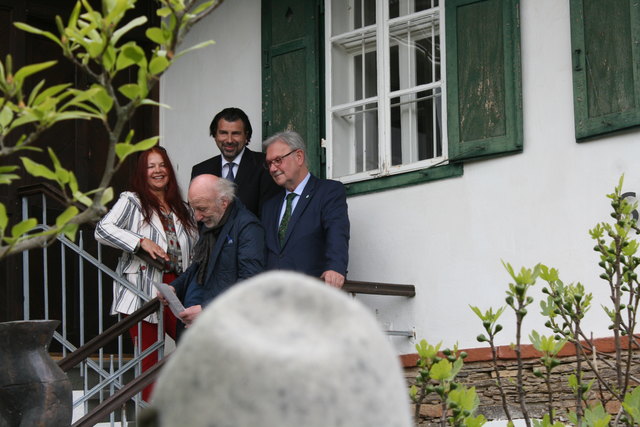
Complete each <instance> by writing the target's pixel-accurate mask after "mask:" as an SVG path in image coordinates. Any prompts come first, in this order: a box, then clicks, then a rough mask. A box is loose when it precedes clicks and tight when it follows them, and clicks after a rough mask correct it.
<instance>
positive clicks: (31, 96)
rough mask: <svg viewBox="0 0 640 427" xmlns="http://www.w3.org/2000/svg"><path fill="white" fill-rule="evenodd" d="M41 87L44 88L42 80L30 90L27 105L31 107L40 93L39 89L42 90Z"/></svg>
mask: <svg viewBox="0 0 640 427" xmlns="http://www.w3.org/2000/svg"><path fill="white" fill-rule="evenodd" d="M42 86H44V79H43V80H40V81H39V82H38V84H37V85H35V87H34V88H33V89H32V90H31V93H30V94H29V99H28V100H27V105H33V101H34V99H35V98H36V96H37V95H38V92H40V89H42Z"/></svg>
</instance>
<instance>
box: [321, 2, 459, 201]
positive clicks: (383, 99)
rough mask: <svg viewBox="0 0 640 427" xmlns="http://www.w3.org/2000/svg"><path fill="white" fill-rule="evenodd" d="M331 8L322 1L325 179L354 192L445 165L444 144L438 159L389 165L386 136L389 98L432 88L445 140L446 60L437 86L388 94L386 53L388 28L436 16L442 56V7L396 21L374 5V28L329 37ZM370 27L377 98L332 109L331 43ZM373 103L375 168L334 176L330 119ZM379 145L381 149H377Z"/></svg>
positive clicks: (382, 7) (388, 137) (388, 138)
mask: <svg viewBox="0 0 640 427" xmlns="http://www.w3.org/2000/svg"><path fill="white" fill-rule="evenodd" d="M440 1H442V0H440ZM331 6H332V5H331V1H330V0H329V1H326V3H325V25H324V28H325V39H326V40H327V42H326V43H325V64H326V73H325V76H326V77H325V79H326V80H325V88H326V90H325V101H326V106H327V108H326V120H325V126H326V140H325V141H324V144H323V146H324V147H325V148H326V168H325V169H326V176H327V178H331V179H337V180H339V181H341V182H343V183H344V184H348V187H349V188H354V187H355V188H357V187H358V183H364V182H368V181H371V180H373V181H379V180H381V179H385V177H392V176H394V175H399V174H403V173H409V172H414V171H420V170H424V169H427V168H430V167H433V166H436V165H443V164H446V163H447V161H446V156H447V147H446V144H444V143H443V147H442V155H441V156H438V157H434V158H431V159H424V160H418V161H415V162H411V163H407V164H400V165H391V164H390V163H391V162H392V144H391V135H390V133H391V129H390V125H391V106H390V103H391V99H392V98H396V97H400V96H406V95H407V94H417V93H419V92H423V91H425V90H430V89H432V88H433V87H436V86H437V87H439V88H441V91H440V95H439V96H440V102H441V109H442V110H441V111H442V113H441V123H440V128H441V135H440V138H441V140H442V141H446V140H447V138H446V135H447V127H446V113H445V112H446V90H444V86H445V82H444V78H445V72H444V71H443V70H444V67H445V64H446V57H444V56H441V58H440V63H441V69H440V77H441V78H440V80H439V83H438V82H436V83H434V82H431V83H427V84H420V85H415V86H411V87H409V88H405V89H400V90H396V91H393V92H391V90H390V74H391V73H390V52H389V48H390V43H389V33H390V28H391V27H392V26H393V25H394V24H396V23H398V22H403V21H408V20H410V19H415V18H419V17H422V16H428V15H433V14H438V16H439V21H440V22H439V25H438V26H439V32H438V36H439V38H440V39H439V40H440V46H441V49H440V51H441V52H443V51H444V48H443V47H444V45H445V38H444V32H445V28H444V25H443V19H442V17H443V9H442V6H440V5H439V6H436V7H434V8H431V9H429V10H425V11H418V12H414V13H411V14H407V15H401V16H399V17H395V18H391V19H389V8H388V2H386V1H382V2H381V1H376V17H377V19H376V23H375V24H372V25H369V26H365V27H361V28H358V29H355V30H351V31H348V32H344V33H341V34H339V35H338V36H332V28H331V27H332V21H331V13H332V10H331ZM370 27H375V28H376V30H375V51H376V64H377V94H376V96H373V97H369V98H365V97H364V96H363V98H362V99H359V100H356V101H352V102H346V103H343V104H338V105H336V106H333V105H332V102H333V90H334V89H333V77H334V76H333V59H332V54H333V53H332V52H333V43H334V42H335V41H339V40H341V39H345V38H347V37H349V36H351V35H353V34H357V33H365V32H366V31H367V30H368V29H369V28H370ZM380 70H383V71H382V72H381V71H380ZM381 75H382V76H383V78H380V76H381ZM373 102H376V105H377V108H376V110H377V111H378V115H377V119H378V123H377V136H378V147H377V151H378V167H377V168H374V169H371V170H365V171H362V172H355V173H352V174H349V175H344V176H335V175H334V173H333V163H332V162H333V158H334V155H335V152H334V149H333V145H332V144H331V139H332V138H333V115H334V114H335V113H336V112H339V111H344V110H346V109H347V108H353V107H356V106H358V107H359V106H362V107H365V108H366V106H367V105H370V104H372V103H373ZM434 108H435V107H434ZM380 111H381V112H380ZM351 142H352V144H351V145H354V146H355V140H352V141H351ZM381 145H383V146H382V147H381ZM453 169H455V170H456V171H457V170H458V169H459V168H453ZM459 173H460V174H461V171H459ZM429 175H433V174H423V173H420V174H417V175H416V176H415V177H426V176H429ZM438 175H440V174H438ZM405 180H406V179H402V180H392V182H396V181H402V182H404V181H405ZM410 181H412V180H410ZM393 185H396V184H392V185H391V186H393ZM364 187H365V188H367V189H369V188H370V187H372V186H371V185H366V186H364ZM373 187H376V190H375V191H377V190H378V188H377V187H378V186H373ZM382 187H385V188H386V187H387V185H382ZM368 191H369V190H367V192H368Z"/></svg>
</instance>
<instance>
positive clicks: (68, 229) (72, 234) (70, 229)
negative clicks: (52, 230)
mask: <svg viewBox="0 0 640 427" xmlns="http://www.w3.org/2000/svg"><path fill="white" fill-rule="evenodd" d="M60 232H61V233H62V234H64V235H65V236H66V237H67V239H69V240H71V241H75V240H76V233H77V232H78V224H66V225H65V226H64V227H62V230H60Z"/></svg>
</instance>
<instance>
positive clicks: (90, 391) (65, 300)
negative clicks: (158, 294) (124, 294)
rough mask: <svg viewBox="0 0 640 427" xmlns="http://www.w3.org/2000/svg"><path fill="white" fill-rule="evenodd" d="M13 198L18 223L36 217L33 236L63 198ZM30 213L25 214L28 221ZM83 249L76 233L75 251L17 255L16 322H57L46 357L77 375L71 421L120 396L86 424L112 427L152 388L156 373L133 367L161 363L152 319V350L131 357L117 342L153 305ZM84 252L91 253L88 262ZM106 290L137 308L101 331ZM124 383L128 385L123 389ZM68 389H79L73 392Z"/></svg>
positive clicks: (26, 192)
mask: <svg viewBox="0 0 640 427" xmlns="http://www.w3.org/2000/svg"><path fill="white" fill-rule="evenodd" d="M18 196H19V197H20V198H21V205H22V217H23V219H26V218H28V217H29V216H32V217H36V219H38V222H39V223H40V224H41V225H39V226H38V227H37V228H36V229H35V230H34V231H40V230H46V229H47V226H46V224H47V216H48V214H50V213H51V211H54V210H55V211H60V212H61V208H60V207H61V206H62V207H63V206H64V197H63V196H62V195H60V193H59V192H58V191H57V190H56V189H55V188H53V187H52V186H50V185H46V184H44V185H32V186H28V187H22V188H20V189H18ZM34 206H35V207H36V208H35V209H34V208H33V207H34ZM30 210H31V211H33V212H32V213H31V215H30ZM88 243H89V244H86V242H85V239H84V235H83V232H82V230H80V231H79V238H78V244H76V243H74V242H72V241H70V240H69V239H67V238H66V237H64V236H59V237H58V238H57V241H56V243H54V244H52V245H51V246H49V247H46V248H39V249H34V250H30V251H25V252H24V253H23V254H22V279H23V280H22V282H23V298H24V303H23V318H24V319H25V320H27V319H31V318H44V319H57V320H61V325H60V326H59V328H58V330H57V331H56V332H55V333H54V337H53V340H52V344H51V345H50V350H51V351H56V350H55V349H59V350H60V352H61V357H62V360H60V362H59V363H60V364H61V367H63V370H64V371H66V372H69V373H71V371H70V370H73V372H74V373H75V371H76V369H74V368H75V367H76V366H77V367H78V368H77V369H78V370H79V376H80V381H81V382H82V385H81V387H80V388H81V389H82V396H80V397H76V398H74V421H75V420H76V419H77V418H78V417H80V416H83V418H82V419H85V418H86V417H87V416H89V412H90V411H89V409H90V403H91V404H92V405H93V404H94V403H93V401H94V400H97V402H96V403H97V404H98V406H99V407H103V403H104V402H106V401H112V402H113V401H116V400H115V399H113V396H114V395H116V394H117V392H118V390H126V391H127V393H126V394H127V397H126V399H123V398H122V396H123V394H120V397H118V399H117V402H118V406H112V410H111V411H110V412H109V413H108V414H104V413H101V414H102V415H100V416H101V417H102V419H96V418H95V416H94V418H92V419H95V420H96V421H102V420H105V418H104V417H107V415H108V419H109V421H110V422H111V424H112V425H114V423H116V422H117V418H119V419H120V420H121V422H122V423H124V421H125V419H126V418H128V417H132V416H135V417H137V414H138V413H139V411H140V409H141V408H144V407H146V406H147V404H146V402H144V401H143V400H142V399H141V397H140V395H139V391H140V390H142V389H143V388H144V387H145V386H146V385H147V384H148V383H151V382H153V378H155V376H156V375H157V370H154V371H153V372H156V373H155V374H153V372H152V373H151V374H150V375H145V376H142V375H141V368H140V366H141V365H140V362H141V361H142V359H143V358H144V357H146V356H148V355H150V354H152V353H154V352H158V356H159V359H160V360H162V358H163V356H164V325H163V324H162V317H163V316H161V315H159V316H158V318H159V328H158V329H159V330H158V340H157V341H156V343H154V344H153V345H152V346H150V347H149V348H147V349H145V350H144V351H142V350H141V347H140V344H139V343H137V344H135V345H134V346H133V348H132V349H131V346H129V347H127V344H128V342H129V339H128V338H124V339H123V337H122V335H123V334H126V333H127V332H128V330H129V328H130V327H132V326H133V325H135V324H136V323H139V322H140V321H141V320H142V319H144V318H146V317H147V316H148V315H149V314H151V313H154V312H157V313H158V314H160V310H161V305H159V303H158V301H157V299H153V300H151V299H150V297H149V296H147V295H145V294H143V293H142V292H140V291H139V290H138V289H137V288H136V287H135V286H134V285H132V284H131V283H130V282H128V281H127V280H126V279H125V278H124V277H122V276H120V275H118V274H117V273H116V272H114V271H113V270H112V269H110V268H108V267H107V266H106V265H105V264H104V263H103V247H102V246H101V245H100V244H98V243H97V242H95V243H94V242H93V241H91V242H88ZM89 250H93V251H94V252H95V256H94V254H92V253H90V252H89ZM110 250H111V249H110ZM113 262H114V263H115V261H113ZM104 280H107V281H108V285H107V286H108V287H107V288H105V287H104V286H103V282H104ZM112 282H116V283H118V284H119V285H122V286H124V287H126V288H127V289H129V290H130V291H132V292H133V293H134V294H136V295H137V296H138V297H139V298H140V301H141V305H142V307H141V308H140V309H139V310H138V311H137V312H136V313H135V315H134V314H132V315H130V316H121V315H118V317H117V323H116V324H115V325H113V326H111V327H108V328H107V329H106V330H105V323H113V322H114V318H113V317H111V316H109V315H108V314H107V313H105V308H106V310H107V311H108V306H109V305H110V302H111V301H110V298H107V299H106V300H105V298H103V295H104V294H105V291H107V293H110V288H111V283H112ZM107 326H109V325H107ZM115 331H117V333H116V332H115ZM85 341H86V342H85ZM114 341H115V342H114ZM105 346H106V347H107V349H105ZM109 347H111V348H110V349H109ZM132 351H133V354H132V355H131V352H132ZM125 352H126V353H125ZM127 353H128V354H127ZM145 374H146V373H145ZM125 377H126V378H125ZM130 377H133V378H134V380H133V381H130V382H129V384H125V382H126V379H127V378H130ZM149 378H150V379H149ZM144 381H146V382H144ZM76 382H77V381H76ZM72 383H73V381H72ZM74 388H79V387H78V385H77V384H74ZM118 408H121V409H122V411H121V413H120V414H116V411H117V410H118ZM102 410H104V409H102ZM78 412H81V413H82V414H78ZM126 412H128V413H129V414H127V413H126ZM132 413H133V414H132ZM74 425H75V424H74Z"/></svg>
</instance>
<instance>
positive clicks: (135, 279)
mask: <svg viewBox="0 0 640 427" xmlns="http://www.w3.org/2000/svg"><path fill="white" fill-rule="evenodd" d="M197 235H198V231H197V227H196V223H195V220H194V218H193V214H192V212H191V210H190V209H189V207H188V206H187V204H186V203H185V202H184V200H183V199H182V196H181V195H180V189H179V187H178V181H177V179H176V175H175V172H174V170H173V166H172V165H171V160H169V156H167V152H166V150H165V149H164V148H162V147H160V146H157V145H156V146H154V147H152V148H150V149H149V150H146V151H143V152H142V153H140V155H139V157H138V163H137V165H136V169H135V172H134V175H133V178H132V180H131V191H125V192H123V193H122V194H120V198H119V199H118V201H117V202H116V204H115V205H114V206H113V208H111V210H110V211H109V212H108V213H107V214H106V215H105V216H104V217H103V218H102V219H101V220H100V222H99V223H98V225H97V226H96V230H95V237H96V239H97V240H98V241H99V242H101V243H103V244H106V245H109V246H113V247H114V248H118V249H121V250H122V256H121V257H120V259H119V261H118V265H117V267H116V271H117V272H118V273H119V274H120V275H123V276H124V277H125V278H126V279H127V280H128V281H129V282H131V284H133V285H134V287H135V288H136V289H137V291H138V292H134V291H132V290H130V289H128V288H127V287H125V286H123V285H121V284H118V283H117V282H114V285H113V305H112V307H111V314H113V315H115V314H118V313H120V314H123V315H128V314H131V313H133V312H134V311H135V310H137V309H138V308H140V306H141V305H142V303H143V302H144V301H143V299H142V297H141V296H140V295H144V296H146V297H149V298H153V297H154V296H155V294H156V291H155V289H153V282H163V283H171V282H172V281H173V280H174V279H175V278H176V277H177V276H178V275H179V274H180V273H182V272H183V271H184V270H185V269H186V268H187V267H188V266H189V263H190V262H191V251H192V249H193V245H194V243H195V241H196V240H197ZM163 310H164V311H163V313H164V314H163V322H164V329H165V331H166V332H167V333H168V334H169V336H171V337H172V338H174V339H175V336H176V335H175V334H176V318H175V316H174V315H173V314H172V313H171V311H170V310H169V309H168V308H167V307H164V308H163ZM140 330H141V331H142V334H141V335H142V336H138V332H139V328H138V325H135V326H133V327H132V328H131V329H130V330H129V333H130V335H131V339H132V340H133V342H134V344H135V343H136V342H139V345H140V346H141V349H142V351H144V350H145V349H146V348H148V347H149V346H151V345H153V344H154V343H155V342H156V341H157V338H158V316H157V315H156V314H155V313H154V314H152V315H150V316H149V317H147V318H145V320H144V321H143V322H142V324H141V328H140ZM157 361H158V355H157V352H153V353H151V354H150V355H149V356H147V357H145V358H144V359H143V361H142V371H143V372H144V371H146V370H147V369H149V368H150V367H151V366H153V365H154V364H156V363H157ZM151 390H152V387H151V386H148V387H146V388H145V389H144V391H143V393H142V397H143V399H144V400H146V401H148V400H149V397H150V395H151Z"/></svg>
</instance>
